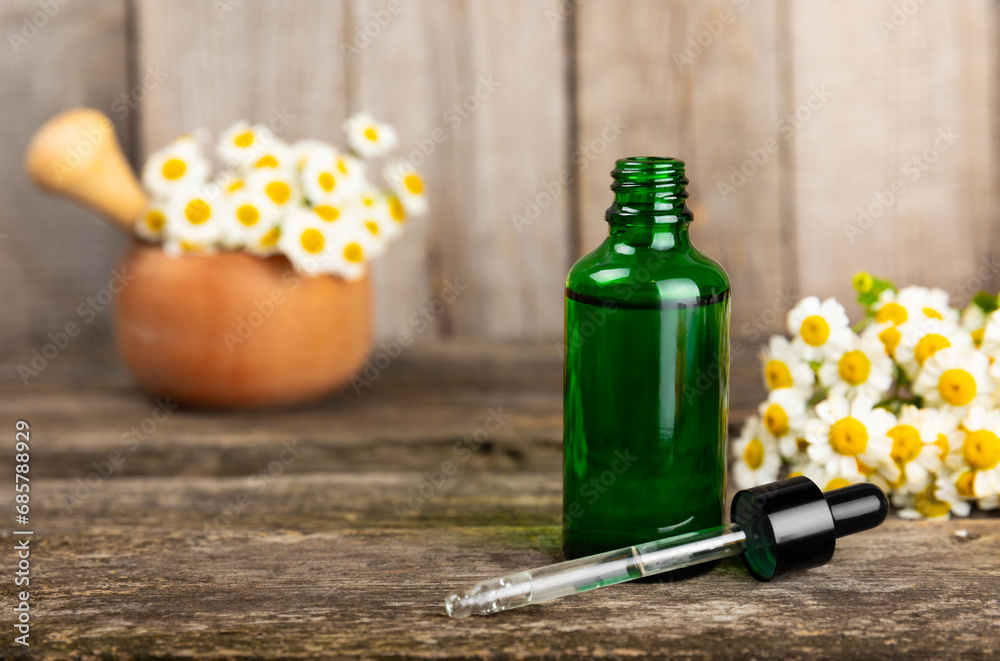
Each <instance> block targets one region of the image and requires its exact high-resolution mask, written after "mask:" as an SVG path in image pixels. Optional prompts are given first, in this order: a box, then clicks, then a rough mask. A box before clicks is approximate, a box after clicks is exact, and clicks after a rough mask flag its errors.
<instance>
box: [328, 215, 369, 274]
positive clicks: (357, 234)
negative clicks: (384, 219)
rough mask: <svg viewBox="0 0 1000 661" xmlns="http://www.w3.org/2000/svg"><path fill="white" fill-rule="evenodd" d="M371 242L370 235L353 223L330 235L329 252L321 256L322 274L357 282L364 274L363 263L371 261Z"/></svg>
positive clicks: (364, 267)
mask: <svg viewBox="0 0 1000 661" xmlns="http://www.w3.org/2000/svg"><path fill="white" fill-rule="evenodd" d="M373 243H374V242H373V241H372V238H371V235H370V233H369V232H368V231H367V230H366V229H364V228H363V227H362V226H360V225H357V224H355V223H351V224H345V225H343V226H341V227H340V228H338V229H336V230H334V231H332V232H331V233H330V250H329V251H328V252H327V253H326V254H325V255H324V256H323V259H322V264H321V267H320V268H321V269H322V272H323V273H332V274H335V275H339V276H341V277H342V278H344V280H347V281H349V282H350V281H353V280H357V279H358V278H360V277H361V276H363V275H364V274H365V270H366V268H367V267H366V266H365V263H366V262H367V261H368V260H369V259H371V257H372V255H373V254H374V253H373Z"/></svg>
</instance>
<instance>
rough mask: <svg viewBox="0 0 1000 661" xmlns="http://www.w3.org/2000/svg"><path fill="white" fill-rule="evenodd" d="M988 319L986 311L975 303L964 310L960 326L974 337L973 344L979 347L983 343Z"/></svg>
mask: <svg viewBox="0 0 1000 661" xmlns="http://www.w3.org/2000/svg"><path fill="white" fill-rule="evenodd" d="M987 320H988V319H987V315H986V313H985V312H983V309H982V308H981V307H979V306H978V305H976V304H975V303H969V305H968V306H966V308H965V309H964V310H962V320H961V323H960V325H959V327H960V328H961V329H962V330H963V331H965V332H966V333H968V335H969V337H970V338H972V345H973V346H974V347H976V348H977V349H978V348H980V347H981V346H982V344H983V337H984V336H985V334H986V323H987Z"/></svg>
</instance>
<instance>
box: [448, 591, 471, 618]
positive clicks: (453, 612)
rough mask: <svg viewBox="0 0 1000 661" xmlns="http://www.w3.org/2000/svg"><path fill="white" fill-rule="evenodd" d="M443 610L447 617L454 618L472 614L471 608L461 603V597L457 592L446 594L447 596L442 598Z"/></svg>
mask: <svg viewBox="0 0 1000 661" xmlns="http://www.w3.org/2000/svg"><path fill="white" fill-rule="evenodd" d="M444 610H445V612H446V613H448V616H449V617H453V618H455V619H462V618H465V617H469V616H470V615H472V610H471V609H470V608H468V607H466V606H465V605H464V604H462V597H461V596H460V595H459V594H458V593H457V592H455V593H453V594H450V595H448V598H447V599H445V600H444Z"/></svg>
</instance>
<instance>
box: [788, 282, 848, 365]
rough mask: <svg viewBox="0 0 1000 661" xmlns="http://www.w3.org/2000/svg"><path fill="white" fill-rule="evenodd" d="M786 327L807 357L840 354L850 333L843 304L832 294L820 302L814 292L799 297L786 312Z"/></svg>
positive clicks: (821, 358)
mask: <svg viewBox="0 0 1000 661" xmlns="http://www.w3.org/2000/svg"><path fill="white" fill-rule="evenodd" d="M788 330H789V332H790V333H791V334H792V335H793V336H794V337H795V340H794V344H795V346H796V348H798V349H799V350H800V351H801V353H802V355H803V357H804V358H805V359H806V360H809V361H821V360H823V359H825V358H835V357H837V356H839V355H840V354H841V353H843V351H844V349H845V347H846V346H847V344H848V342H849V340H850V338H851V335H852V333H851V329H850V327H849V326H848V320H847V313H846V312H844V306H842V305H841V304H840V303H838V302H837V301H836V299H833V298H828V299H826V300H825V301H823V302H822V303H820V300H819V299H818V298H817V297H815V296H809V297H807V298H804V299H802V300H801V301H799V302H798V303H797V304H796V305H795V307H794V308H792V309H791V310H790V311H789V312H788Z"/></svg>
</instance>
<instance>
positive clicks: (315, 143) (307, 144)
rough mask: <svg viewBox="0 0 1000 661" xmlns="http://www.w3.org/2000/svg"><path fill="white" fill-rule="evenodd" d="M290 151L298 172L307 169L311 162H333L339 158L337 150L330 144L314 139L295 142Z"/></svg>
mask: <svg viewBox="0 0 1000 661" xmlns="http://www.w3.org/2000/svg"><path fill="white" fill-rule="evenodd" d="M289 151H290V152H291V154H292V161H293V163H294V165H295V169H296V170H302V169H303V168H305V166H306V163H308V162H309V161H319V160H323V161H332V160H333V159H334V158H335V157H336V156H337V149H336V148H335V147H334V146H333V145H331V144H330V143H329V142H324V141H322V140H313V139H312V138H308V139H306V140H298V141H296V142H293V143H292V144H291V145H290V146H289Z"/></svg>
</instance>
